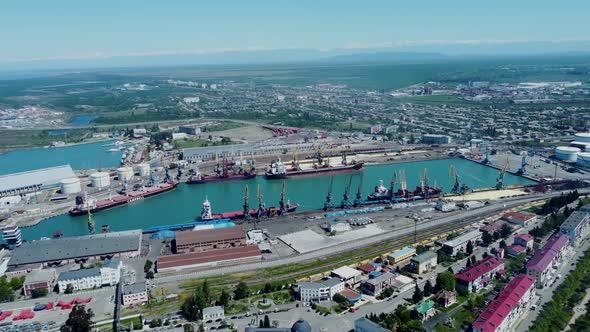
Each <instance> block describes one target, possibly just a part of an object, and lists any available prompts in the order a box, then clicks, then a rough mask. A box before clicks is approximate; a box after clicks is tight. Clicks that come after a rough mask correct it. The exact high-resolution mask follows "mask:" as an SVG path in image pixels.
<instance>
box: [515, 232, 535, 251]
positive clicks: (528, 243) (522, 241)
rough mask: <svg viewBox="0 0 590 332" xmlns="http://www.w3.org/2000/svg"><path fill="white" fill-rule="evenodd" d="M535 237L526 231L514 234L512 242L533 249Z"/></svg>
mask: <svg viewBox="0 0 590 332" xmlns="http://www.w3.org/2000/svg"><path fill="white" fill-rule="evenodd" d="M534 241H535V238H534V237H533V236H532V235H530V234H527V233H520V234H516V235H515V236H514V241H513V244H518V245H520V246H523V247H525V248H527V249H533V244H534Z"/></svg>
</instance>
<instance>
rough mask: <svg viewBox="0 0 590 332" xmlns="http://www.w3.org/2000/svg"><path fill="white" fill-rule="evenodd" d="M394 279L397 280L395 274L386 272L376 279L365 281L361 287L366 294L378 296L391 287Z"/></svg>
mask: <svg viewBox="0 0 590 332" xmlns="http://www.w3.org/2000/svg"><path fill="white" fill-rule="evenodd" d="M393 279H395V275H394V274H393V273H390V272H385V273H383V274H381V275H379V276H378V277H376V278H373V279H369V280H367V281H365V282H364V283H363V284H362V285H361V290H362V291H363V292H365V293H366V294H369V295H373V296H377V295H379V294H381V293H382V292H383V290H385V289H386V288H388V287H390V286H391V283H392V281H393Z"/></svg>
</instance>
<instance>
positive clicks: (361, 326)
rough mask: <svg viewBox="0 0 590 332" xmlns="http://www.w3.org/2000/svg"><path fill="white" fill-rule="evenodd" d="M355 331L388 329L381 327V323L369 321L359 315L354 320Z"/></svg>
mask: <svg viewBox="0 0 590 332" xmlns="http://www.w3.org/2000/svg"><path fill="white" fill-rule="evenodd" d="M354 327H355V331H356V330H357V329H358V330H359V331H370V332H388V331H389V330H388V329H386V328H383V327H382V326H381V325H379V324H377V323H375V322H373V321H371V320H370V319H368V318H365V317H361V318H359V319H357V320H355V321H354Z"/></svg>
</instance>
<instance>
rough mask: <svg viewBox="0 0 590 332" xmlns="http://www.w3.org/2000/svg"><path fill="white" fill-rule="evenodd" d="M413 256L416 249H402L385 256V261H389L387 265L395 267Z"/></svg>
mask: <svg viewBox="0 0 590 332" xmlns="http://www.w3.org/2000/svg"><path fill="white" fill-rule="evenodd" d="M415 254H416V249H414V248H413V247H403V248H401V249H400V250H396V251H394V252H392V253H391V254H389V255H387V260H388V261H389V264H391V265H395V264H399V263H401V262H403V261H405V260H407V259H409V258H410V257H412V256H414V255H415Z"/></svg>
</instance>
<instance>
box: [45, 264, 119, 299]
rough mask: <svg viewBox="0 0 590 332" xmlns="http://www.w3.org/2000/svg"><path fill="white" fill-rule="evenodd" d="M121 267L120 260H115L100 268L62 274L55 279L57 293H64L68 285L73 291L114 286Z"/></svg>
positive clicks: (117, 280)
mask: <svg viewBox="0 0 590 332" xmlns="http://www.w3.org/2000/svg"><path fill="white" fill-rule="evenodd" d="M122 265H123V263H122V262H121V261H120V260H118V259H115V260H109V261H107V262H106V263H105V264H104V265H103V266H102V267H96V268H91V269H80V270H75V271H67V272H62V273H60V274H59V277H58V278H57V285H58V289H59V292H60V293H63V292H65V290H66V289H67V287H68V285H72V289H73V291H78V290H82V289H92V288H99V287H102V286H114V285H116V284H117V283H118V282H119V279H120V278H121V267H122Z"/></svg>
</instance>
